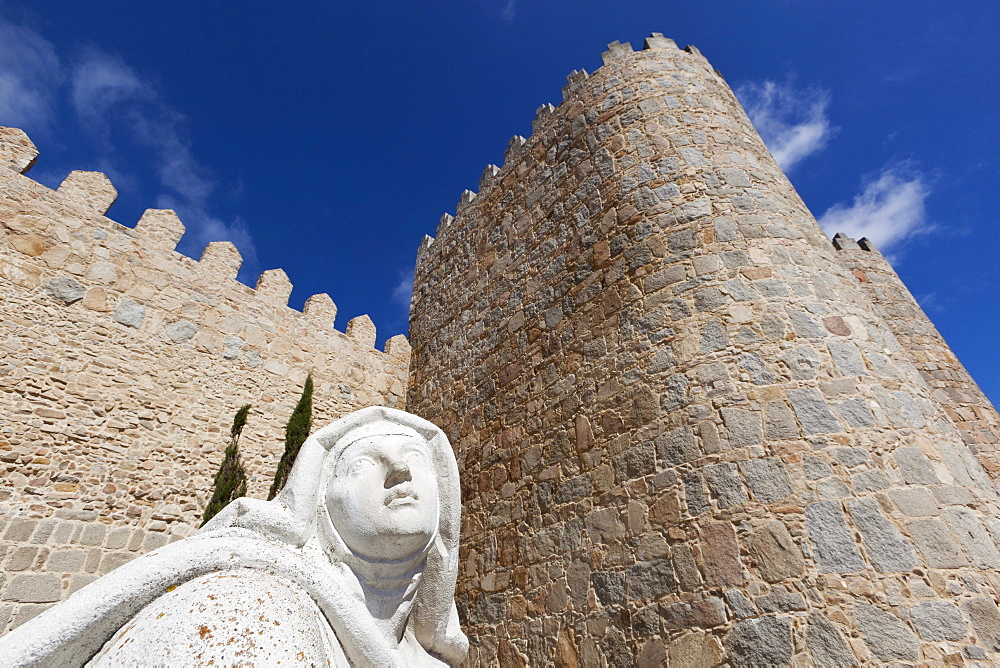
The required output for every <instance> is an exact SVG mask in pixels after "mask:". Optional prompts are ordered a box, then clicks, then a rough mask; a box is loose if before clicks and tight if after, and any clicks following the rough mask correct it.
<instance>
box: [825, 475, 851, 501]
mask: <svg viewBox="0 0 1000 668" xmlns="http://www.w3.org/2000/svg"><path fill="white" fill-rule="evenodd" d="M816 496H818V497H819V498H820V500H823V501H825V500H828V499H847V498H850V497H852V496H854V494H852V493H851V490H850V488H849V487H848V486H847V485H846V484H844V481H843V480H841V479H840V478H838V477H836V476H830V477H829V478H823V479H822V480H818V481H816Z"/></svg>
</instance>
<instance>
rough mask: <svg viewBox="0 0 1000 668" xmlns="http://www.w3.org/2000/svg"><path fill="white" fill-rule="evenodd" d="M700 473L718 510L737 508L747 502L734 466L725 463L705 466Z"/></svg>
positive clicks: (745, 492) (744, 490) (747, 498)
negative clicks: (717, 505)
mask: <svg viewBox="0 0 1000 668" xmlns="http://www.w3.org/2000/svg"><path fill="white" fill-rule="evenodd" d="M702 473H703V474H704V476H705V483H706V484H707V485H708V489H709V492H711V494H712V498H713V499H715V501H716V503H718V504H719V508H729V507H732V506H739V505H742V504H744V503H746V502H747V501H748V500H749V497H748V496H747V491H746V489H745V488H744V487H743V483H742V482H741V481H740V476H739V474H738V473H737V472H736V466H735V465H733V464H728V463H727V464H716V465H714V466H706V467H704V468H703V469H702Z"/></svg>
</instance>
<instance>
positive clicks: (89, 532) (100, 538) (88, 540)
mask: <svg viewBox="0 0 1000 668" xmlns="http://www.w3.org/2000/svg"><path fill="white" fill-rule="evenodd" d="M107 531H108V529H107V527H105V526H104V525H103V524H100V523H97V522H94V523H90V524H87V525H86V526H84V527H83V533H82V534H81V535H80V543H81V544H82V545H92V546H97V545H102V544H103V543H104V536H105V534H107Z"/></svg>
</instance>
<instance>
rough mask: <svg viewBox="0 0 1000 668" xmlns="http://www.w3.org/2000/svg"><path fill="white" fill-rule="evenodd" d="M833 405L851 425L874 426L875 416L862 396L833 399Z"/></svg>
mask: <svg viewBox="0 0 1000 668" xmlns="http://www.w3.org/2000/svg"><path fill="white" fill-rule="evenodd" d="M833 407H834V408H835V409H837V413H839V414H840V417H841V418H843V420H844V422H846V423H847V424H848V425H850V426H851V427H874V426H875V416H874V415H872V411H871V409H870V408H868V403H867V402H866V401H865V400H864V399H863V398H862V397H848V398H846V399H841V400H840V401H834V402H833Z"/></svg>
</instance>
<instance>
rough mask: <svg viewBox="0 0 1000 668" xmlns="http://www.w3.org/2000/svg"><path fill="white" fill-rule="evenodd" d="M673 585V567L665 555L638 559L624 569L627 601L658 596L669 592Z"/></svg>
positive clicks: (674, 583)
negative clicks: (638, 560) (645, 559)
mask: <svg viewBox="0 0 1000 668" xmlns="http://www.w3.org/2000/svg"><path fill="white" fill-rule="evenodd" d="M675 585H676V582H675V580H674V568H673V565H672V564H671V563H670V559H668V558H666V557H661V558H659V559H650V560H649V561H640V562H638V563H636V564H635V565H634V566H630V567H629V568H628V569H627V570H626V571H625V588H626V593H627V598H628V600H629V601H637V600H640V599H646V598H659V597H660V596H664V595H666V594H669V593H671V592H672V591H673V589H674V586H675Z"/></svg>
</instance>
